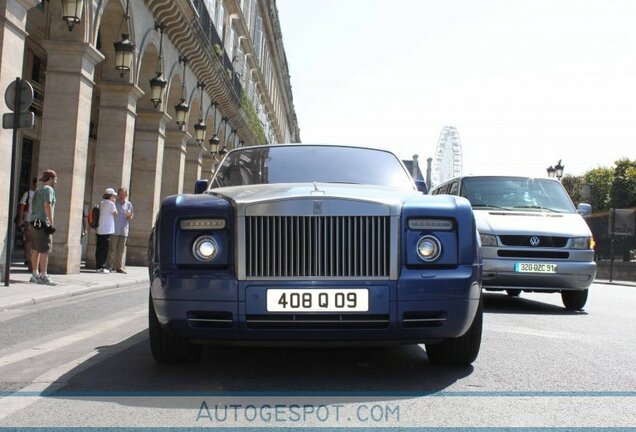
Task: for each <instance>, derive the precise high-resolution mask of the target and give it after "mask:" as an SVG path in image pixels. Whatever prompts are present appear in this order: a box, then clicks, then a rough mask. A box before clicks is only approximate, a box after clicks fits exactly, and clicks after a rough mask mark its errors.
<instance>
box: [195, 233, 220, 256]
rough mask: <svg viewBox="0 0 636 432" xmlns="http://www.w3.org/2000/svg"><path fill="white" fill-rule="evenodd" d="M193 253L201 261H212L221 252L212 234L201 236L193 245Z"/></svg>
mask: <svg viewBox="0 0 636 432" xmlns="http://www.w3.org/2000/svg"><path fill="white" fill-rule="evenodd" d="M192 253H193V254H194V257H195V258H196V259H198V260H199V261H205V262H207V261H212V260H213V259H214V258H215V257H216V255H217V254H218V253H219V245H218V243H217V242H216V240H214V238H212V237H210V236H203V237H199V238H198V239H196V241H195V242H194V245H193V246H192Z"/></svg>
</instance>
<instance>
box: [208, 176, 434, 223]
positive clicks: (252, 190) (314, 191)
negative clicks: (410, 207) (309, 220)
mask: <svg viewBox="0 0 636 432" xmlns="http://www.w3.org/2000/svg"><path fill="white" fill-rule="evenodd" d="M208 193H210V194H213V195H217V196H220V197H223V198H226V199H228V200H230V201H232V202H233V203H234V204H235V206H236V207H237V209H238V210H239V216H241V215H244V214H246V213H249V209H254V208H256V207H259V206H260V207H262V206H266V207H267V209H268V211H269V212H270V213H271V212H272V210H273V208H272V205H273V204H274V203H281V205H282V203H287V204H288V205H289V203H290V202H296V203H301V202H304V203H305V205H304V206H303V205H301V207H302V208H296V211H293V210H291V209H289V208H287V211H291V212H292V213H294V212H298V213H302V214H307V209H306V208H305V207H306V205H309V204H311V212H309V213H310V214H325V215H326V214H339V213H340V212H339V211H338V207H340V204H342V201H343V200H346V201H348V202H349V203H351V202H352V201H356V202H358V205H359V206H360V211H365V210H363V209H362V208H363V207H364V208H366V211H371V213H376V212H377V211H378V209H379V208H383V209H384V212H389V213H390V214H391V215H397V214H399V212H400V209H401V207H402V203H403V202H404V201H406V200H408V199H409V198H413V197H418V196H419V197H422V196H423V195H422V194H421V193H420V192H418V191H417V190H404V189H395V188H390V187H383V186H375V185H357V184H341V183H277V184H266V185H248V186H231V187H222V188H215V189H211V190H210V191H209V192H208ZM314 202H320V205H319V206H316V205H314V204H313V203H314ZM288 207H289V206H288ZM318 207H320V208H319V209H318ZM341 209H342V208H341ZM373 209H375V210H376V211H373ZM347 211H348V212H350V211H351V208H350V207H349V208H348V209H347ZM384 212H383V213H384Z"/></svg>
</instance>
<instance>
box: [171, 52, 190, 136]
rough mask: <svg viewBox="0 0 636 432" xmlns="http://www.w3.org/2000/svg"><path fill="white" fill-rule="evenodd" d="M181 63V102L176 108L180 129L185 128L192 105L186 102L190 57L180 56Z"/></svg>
mask: <svg viewBox="0 0 636 432" xmlns="http://www.w3.org/2000/svg"><path fill="white" fill-rule="evenodd" d="M179 63H183V82H182V83H181V99H180V100H179V103H178V104H177V105H175V107H174V110H175V112H176V114H177V126H179V129H183V125H185V122H186V116H187V115H188V111H190V106H189V105H188V103H187V102H186V97H185V78H186V76H185V73H186V64H187V63H188V58H187V57H186V56H179Z"/></svg>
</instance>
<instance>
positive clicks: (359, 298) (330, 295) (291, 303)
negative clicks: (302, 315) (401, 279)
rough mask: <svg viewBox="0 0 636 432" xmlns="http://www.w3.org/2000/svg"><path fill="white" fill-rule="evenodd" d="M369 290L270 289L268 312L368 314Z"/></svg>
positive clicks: (268, 291)
mask: <svg viewBox="0 0 636 432" xmlns="http://www.w3.org/2000/svg"><path fill="white" fill-rule="evenodd" d="M368 310H369V290H367V289H362V288H360V289H358V288H356V289H315V288H310V289H268V290H267V312H367V311H368Z"/></svg>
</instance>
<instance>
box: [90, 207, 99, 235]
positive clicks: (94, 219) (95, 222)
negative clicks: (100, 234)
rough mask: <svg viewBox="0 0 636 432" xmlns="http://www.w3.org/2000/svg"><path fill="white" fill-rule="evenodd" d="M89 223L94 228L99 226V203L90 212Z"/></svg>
mask: <svg viewBox="0 0 636 432" xmlns="http://www.w3.org/2000/svg"><path fill="white" fill-rule="evenodd" d="M88 225H89V226H90V227H91V228H93V229H95V228H97V227H98V226H99V204H97V205H95V206H94V207H93V208H92V209H91V211H89V212H88Z"/></svg>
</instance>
